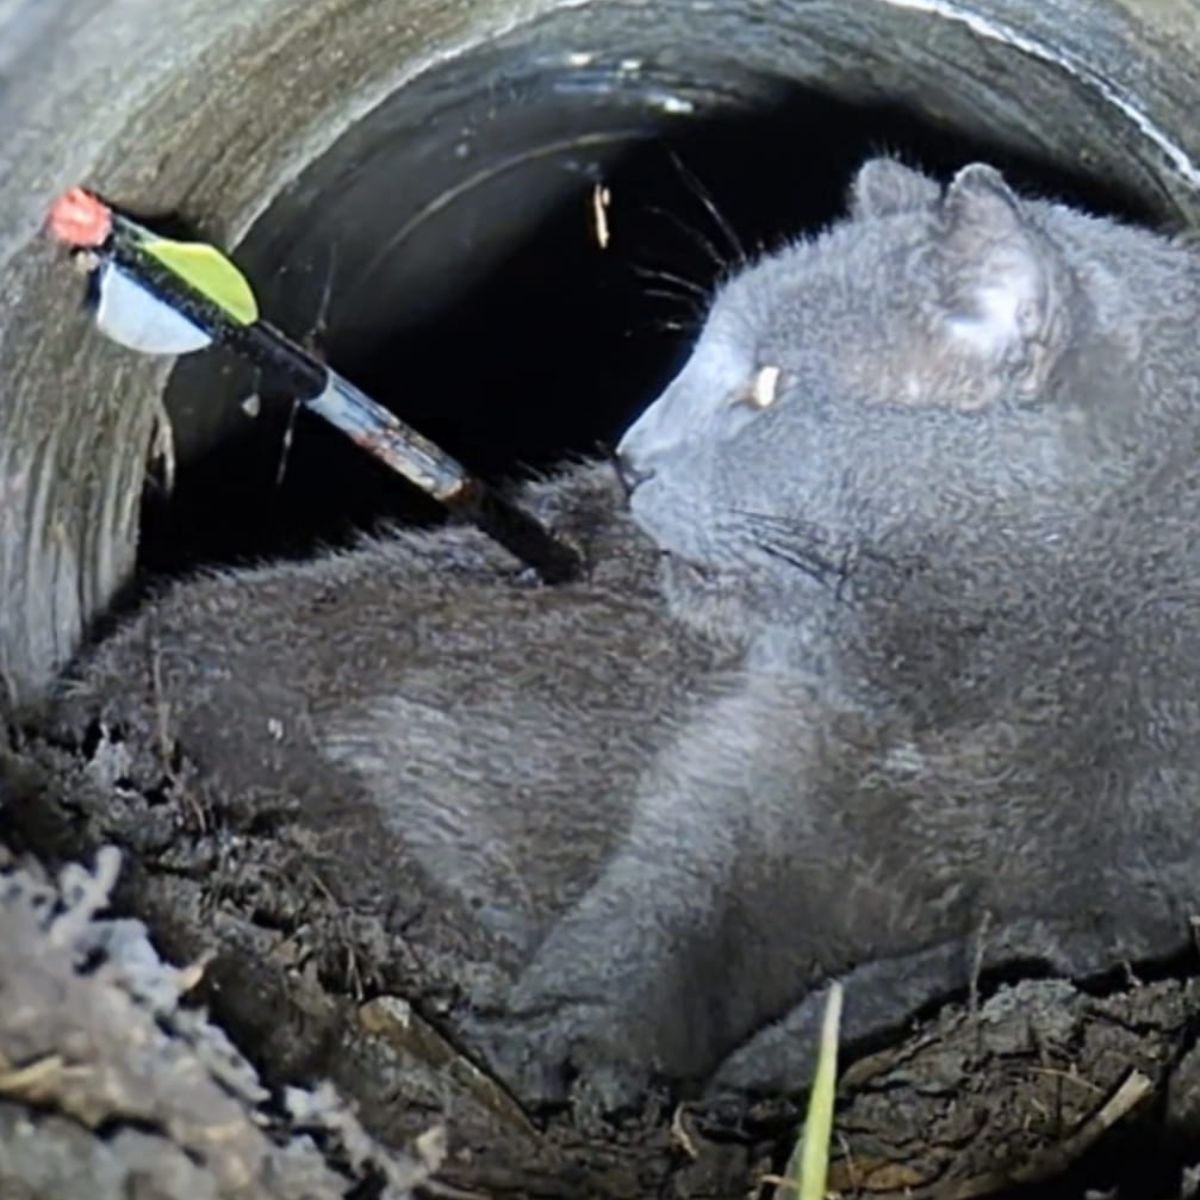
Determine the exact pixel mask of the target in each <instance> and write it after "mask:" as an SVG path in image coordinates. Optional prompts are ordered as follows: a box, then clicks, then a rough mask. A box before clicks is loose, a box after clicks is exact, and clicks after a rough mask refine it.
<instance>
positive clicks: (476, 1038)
mask: <svg viewBox="0 0 1200 1200" xmlns="http://www.w3.org/2000/svg"><path fill="white" fill-rule="evenodd" d="M467 1033H468V1036H469V1037H470V1038H471V1040H472V1041H473V1042H475V1043H476V1044H477V1045H478V1046H479V1047H480V1050H481V1053H482V1054H483V1056H484V1057H485V1059H486V1060H487V1062H488V1064H489V1065H490V1067H491V1069H492V1070H493V1071H494V1072H495V1074H496V1075H497V1077H498V1078H499V1079H500V1080H501V1081H502V1082H503V1083H504V1084H505V1085H506V1086H507V1087H508V1088H509V1089H510V1090H511V1091H512V1092H513V1094H514V1095H515V1096H516V1098H517V1099H518V1100H519V1101H520V1102H521V1103H522V1104H523V1105H524V1106H525V1107H526V1108H527V1109H529V1110H544V1109H547V1108H569V1109H570V1110H571V1112H572V1116H573V1118H574V1119H575V1121H576V1123H577V1124H584V1125H586V1124H590V1123H596V1122H607V1121H611V1120H614V1119H617V1118H619V1117H620V1116H621V1115H623V1114H625V1113H629V1112H635V1111H638V1110H639V1109H641V1108H643V1107H644V1106H645V1105H646V1103H647V1102H648V1101H649V1100H650V1098H651V1097H652V1096H654V1095H655V1094H656V1093H657V1091H658V1089H657V1087H656V1085H655V1074H656V1072H655V1068H654V1063H653V1062H652V1061H651V1060H650V1059H649V1058H648V1057H646V1056H644V1055H643V1054H642V1053H641V1052H640V1051H639V1049H638V1041H639V1039H638V1037H637V1036H636V1033H634V1032H633V1031H631V1030H630V1028H629V1027H628V1024H627V1023H626V1022H625V1021H623V1020H622V1018H621V1017H620V1015H619V1014H618V1013H616V1012H615V1011H614V1010H613V1009H612V1007H611V1006H609V1005H607V1004H592V1003H586V1004H585V1003H570V1002H564V1003H558V1004H555V1005H554V1006H553V1007H543V1008H541V1009H539V1010H536V1011H530V1010H525V1011H520V1010H518V1011H510V1012H507V1013H505V1014H503V1015H497V1016H490V1017H486V1018H485V1017H474V1018H472V1019H471V1020H470V1021H469V1022H468V1023H467Z"/></svg>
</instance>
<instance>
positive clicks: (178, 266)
mask: <svg viewBox="0 0 1200 1200" xmlns="http://www.w3.org/2000/svg"><path fill="white" fill-rule="evenodd" d="M141 245H142V249H143V250H144V251H145V252H146V253H147V254H149V255H150V256H151V257H152V258H154V259H156V260H157V261H158V262H160V263H161V264H162V265H163V266H164V267H166V268H167V270H168V271H171V272H173V273H174V274H175V275H178V276H179V278H180V279H182V280H183V281H184V282H185V283H187V284H189V285H190V286H191V287H193V288H194V289H195V290H196V291H197V292H199V293H200V294H201V295H202V296H203V297H204V298H205V299H206V300H209V301H210V302H211V303H213V304H215V305H216V306H217V307H218V308H219V309H221V311H222V312H224V313H225V314H226V315H227V316H229V317H230V318H231V319H232V320H233V321H235V322H237V324H239V325H253V324H254V322H255V321H257V320H258V300H257V299H256V298H255V295H254V290H253V289H252V288H251V287H250V284H249V283H248V282H247V281H246V277H245V275H243V274H242V273H241V271H239V270H238V269H237V267H235V266H234V265H233V263H232V262H230V261H229V259H228V258H226V257H225V255H224V254H222V253H221V252H220V251H219V250H217V249H215V248H214V247H213V246H209V245H206V244H205V243H203V242H174V241H170V240H169V239H167V238H160V237H154V236H153V235H150V236H145V235H143V237H142V242H141Z"/></svg>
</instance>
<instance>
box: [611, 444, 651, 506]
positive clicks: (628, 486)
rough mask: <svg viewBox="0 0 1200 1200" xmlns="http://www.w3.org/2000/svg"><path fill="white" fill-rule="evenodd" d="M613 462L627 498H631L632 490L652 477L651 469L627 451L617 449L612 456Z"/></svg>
mask: <svg viewBox="0 0 1200 1200" xmlns="http://www.w3.org/2000/svg"><path fill="white" fill-rule="evenodd" d="M613 461H614V462H615V463H616V467H617V475H618V477H619V478H620V480H621V486H622V487H623V488H624V489H625V494H626V495H627V496H632V495H633V492H634V489H635V488H637V486H638V485H639V484H642V483H645V482H646V480H647V479H650V478H652V477H653V475H654V468H653V467H648V466H646V464H645V462H644V461H642V460H639V459H638V458H637V457H636V455H633V454H631V453H630V452H629V450H627V449H619V450H618V451H617V452H616V454H615V455H613Z"/></svg>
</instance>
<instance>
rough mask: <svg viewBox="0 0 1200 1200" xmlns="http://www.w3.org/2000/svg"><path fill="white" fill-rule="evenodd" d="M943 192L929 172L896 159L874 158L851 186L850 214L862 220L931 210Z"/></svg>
mask: <svg viewBox="0 0 1200 1200" xmlns="http://www.w3.org/2000/svg"><path fill="white" fill-rule="evenodd" d="M941 194H942V189H941V188H940V187H939V186H938V183H937V181H936V180H934V179H930V178H929V176H928V175H922V174H921V172H920V171H914V170H913V169H912V167H906V166H905V165H904V164H903V163H900V162H897V161H896V160H895V159H894V158H871V159H868V160H867V161H866V162H865V163H863V165H862V166H861V167H859V169H858V174H857V175H855V176H854V182H853V183H851V185H850V215H851V217H853V218H854V219H855V220H860V219H862V218H864V217H890V216H892V215H893V214H895V213H903V212H921V211H929V210H931V209H932V208H933V207H934V205H936V204H937V202H938V198H939V197H940V196H941Z"/></svg>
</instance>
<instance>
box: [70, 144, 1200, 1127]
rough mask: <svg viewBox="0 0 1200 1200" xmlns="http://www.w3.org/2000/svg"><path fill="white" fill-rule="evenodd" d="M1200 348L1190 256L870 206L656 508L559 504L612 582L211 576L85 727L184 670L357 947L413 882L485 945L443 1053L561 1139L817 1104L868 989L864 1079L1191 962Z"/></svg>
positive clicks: (181, 686) (633, 502)
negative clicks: (326, 857)
mask: <svg viewBox="0 0 1200 1200" xmlns="http://www.w3.org/2000/svg"><path fill="white" fill-rule="evenodd" d="M1198 318H1200V265H1198V263H1197V260H1196V259H1195V257H1194V256H1193V255H1192V254H1191V252H1189V251H1188V250H1187V249H1185V248H1184V247H1183V246H1182V245H1179V244H1175V243H1173V242H1171V241H1169V240H1167V239H1166V238H1163V237H1160V236H1158V235H1156V234H1154V233H1151V232H1149V231H1145V230H1139V229H1135V228H1130V227H1125V226H1121V225H1118V224H1115V223H1113V222H1110V221H1107V220H1104V219H1099V218H1093V217H1089V216H1086V215H1084V214H1082V213H1080V212H1077V211H1074V210H1072V209H1070V208H1067V207H1064V206H1060V205H1056V204H1052V203H1048V202H1045V201H1041V200H1034V199H1028V198H1022V197H1019V196H1017V195H1016V194H1014V193H1013V191H1012V190H1011V189H1010V188H1009V187H1008V185H1007V184H1006V183H1005V181H1004V180H1003V178H1002V177H1001V176H1000V175H999V174H998V173H997V172H996V171H994V170H993V169H992V168H990V167H987V166H985V165H983V164H973V165H970V166H967V167H965V168H964V169H963V170H961V171H960V172H959V173H958V174H957V175H955V177H954V178H953V179H952V180H951V181H950V183H949V184H948V185H947V186H945V187H943V186H942V185H941V184H939V183H937V182H936V181H934V180H932V179H930V178H927V177H926V176H924V175H923V174H921V173H920V172H918V171H915V170H913V169H911V168H908V167H906V166H903V165H901V164H900V163H898V162H895V161H893V160H890V159H875V160H871V161H869V162H867V163H866V164H864V165H863V166H862V167H861V168H860V170H859V172H858V174H857V175H856V177H855V179H854V181H853V184H852V186H851V189H850V204H849V213H848V215H847V217H846V218H845V219H844V220H843V221H841V222H839V223H837V224H836V225H835V226H833V227H832V228H830V229H829V230H827V231H825V232H824V233H822V234H820V235H819V236H817V237H814V238H811V239H806V240H799V241H796V242H794V243H790V244H788V245H785V246H783V247H782V248H779V249H777V250H775V251H771V252H768V253H766V254H764V255H763V256H762V257H761V258H760V259H759V260H757V261H755V262H752V263H748V264H746V265H744V266H743V267H742V268H740V269H739V270H737V271H736V272H734V273H733V274H732V275H731V277H730V278H729V279H728V280H727V281H726V282H725V283H723V284H722V285H721V287H720V288H719V289H718V291H717V292H716V294H715V296H714V297H713V301H712V304H711V308H710V310H709V313H708V315H707V318H706V320H705V322H704V324H703V327H702V329H701V331H700V333H699V336H698V339H697V341H696V344H695V347H694V349H693V352H692V354H691V356H690V358H689V359H688V361H687V363H686V364H685V365H684V367H683V369H682V371H681V372H680V373H679V375H678V376H677V378H676V379H675V380H674V381H673V382H672V383H671V384H670V385H669V386H668V387H667V388H666V390H665V392H664V393H663V394H662V395H661V396H660V397H659V398H658V399H657V400H655V401H654V402H653V403H652V404H651V405H650V406H649V407H648V408H647V409H646V411H645V412H644V413H643V414H642V416H641V417H640V418H638V419H637V420H636V421H635V423H634V424H633V426H632V427H631V428H630V429H629V430H628V431H627V433H626V434H625V436H624V437H623V438H622V439H621V442H620V445H619V446H618V448H617V464H618V468H619V473H620V477H621V482H622V486H621V487H620V488H618V487H617V485H616V481H615V479H614V478H613V476H612V474H611V472H609V471H608V470H607V468H606V467H604V466H603V465H601V466H581V467H576V468H573V469H571V470H568V471H567V472H566V473H565V474H564V475H563V476H562V477H561V478H559V479H558V480H556V481H553V482H551V483H549V484H543V485H540V486H539V487H538V488H535V489H533V490H532V491H531V492H530V493H529V494H528V495H527V496H526V503H528V504H530V505H531V506H532V507H533V508H534V510H535V511H537V512H539V513H540V515H542V516H543V517H544V518H545V519H546V520H548V521H549V522H550V524H552V525H557V526H559V527H561V528H565V529H568V530H570V531H571V533H572V536H574V537H575V538H577V539H579V540H582V541H583V542H585V543H586V549H585V555H586V557H587V559H588V561H589V563H590V564H591V569H592V574H591V576H590V578H588V579H586V580H584V581H583V582H581V583H578V584H568V585H563V586H561V587H555V588H542V587H537V586H532V585H530V584H529V583H528V582H527V581H526V580H524V578H523V577H522V576H520V575H519V573H518V572H517V571H516V569H515V566H514V564H512V563H511V562H510V561H508V560H507V559H506V558H505V556H504V555H503V553H502V552H500V551H498V550H494V549H491V548H489V547H488V546H487V545H486V543H485V542H484V541H483V540H482V539H481V538H480V537H479V536H478V535H475V534H473V533H472V532H471V531H463V530H454V531H443V532H438V533H434V534H428V533H425V534H414V533H401V534H398V535H395V536H393V537H390V538H386V539H382V540H375V541H371V542H369V543H367V544H366V545H364V546H363V547H361V548H359V549H357V550H355V551H352V552H348V553H342V554H338V555H333V556H330V557H327V558H324V559H320V560H317V561H315V562H311V563H307V564H299V565H295V564H293V565H278V566H268V567H264V568H259V569H257V570H254V571H248V572H242V573H233V574H221V575H215V576H210V577H207V578H204V579H200V580H197V581H194V582H192V583H190V584H186V585H184V586H183V587H181V588H179V589H176V590H175V591H174V592H172V593H170V594H169V595H168V596H167V597H166V598H165V599H163V600H161V601H159V602H156V603H154V604H152V605H151V606H150V607H149V608H148V610H147V611H145V612H143V613H142V614H141V615H140V616H138V617H137V618H135V619H134V620H132V621H131V622H128V623H126V625H125V626H124V627H123V629H122V630H121V631H120V632H119V633H118V634H117V635H116V636H115V637H114V638H113V639H110V640H109V641H108V642H107V643H106V644H103V645H101V646H100V647H99V648H98V649H97V650H96V652H95V653H94V654H93V655H92V656H91V657H90V658H89V659H87V660H86V661H84V662H83V663H82V664H81V666H80V667H79V669H78V670H77V671H76V673H75V676H74V680H73V682H72V683H71V684H70V686H69V687H67V688H66V689H65V690H64V693H63V697H62V701H61V704H60V706H59V710H58V713H57V716H56V720H57V721H58V722H59V724H60V727H61V726H65V727H69V728H73V729H76V730H77V729H79V728H80V727H81V726H82V725H84V724H85V723H86V722H88V721H95V720H97V719H100V720H102V721H103V722H105V723H108V724H112V723H114V722H115V723H118V724H119V725H120V726H121V728H122V729H123V730H124V731H125V734H124V736H125V737H126V738H127V739H128V740H129V741H130V742H131V743H135V744H137V745H140V746H146V747H149V746H152V745H153V742H154V739H155V737H156V736H158V735H157V732H156V731H157V729H158V723H157V717H156V715H155V705H154V703H153V702H152V699H151V697H150V696H149V695H147V694H146V693H145V690H144V689H133V688H131V687H130V679H131V678H133V677H135V676H139V675H140V676H142V677H144V675H145V662H146V660H147V647H148V646H149V645H150V644H151V643H153V648H154V653H155V654H156V655H158V656H159V658H160V667H161V669H160V674H161V681H162V687H163V688H164V689H165V690H166V692H167V693H168V694H169V698H170V706H171V707H170V712H171V716H172V720H173V721H174V722H175V726H176V728H177V730H178V738H179V741H180V745H181V746H183V747H184V748H186V750H187V752H188V754H189V755H190V756H192V757H193V758H195V759H196V761H197V762H198V763H199V765H200V767H201V769H202V770H203V771H204V772H205V774H206V776H207V777H208V778H209V779H210V782H211V791H212V793H213V794H214V795H219V796H223V797H225V798H226V802H227V803H228V802H229V798H230V797H234V796H241V797H243V798H244V799H243V801H242V803H243V805H244V806H245V807H247V808H250V809H253V807H254V806H255V805H256V804H266V803H267V798H268V797H278V796H281V795H282V796H287V797H288V798H289V802H290V803H291V804H293V805H294V806H295V808H296V809H297V810H298V811H299V813H300V816H299V817H298V818H297V819H298V820H300V821H301V823H308V824H312V825H314V826H315V827H319V828H321V829H324V828H326V826H327V825H329V823H331V822H332V823H333V825H335V826H337V828H339V829H341V830H343V831H344V830H345V828H346V826H347V823H350V824H356V825H357V826H359V827H364V828H369V829H370V830H371V831H372V834H371V837H370V838H369V843H370V847H369V850H368V851H364V852H363V856H362V858H361V859H359V860H356V861H353V862H351V861H346V860H345V855H344V853H343V857H342V861H341V871H342V875H341V876H340V877H339V878H337V882H338V884H339V885H340V886H341V887H342V888H343V894H344V895H345V897H346V901H347V902H348V903H351V904H359V905H362V904H367V903H376V902H377V901H378V899H379V897H380V895H385V894H386V892H387V890H388V888H389V876H388V871H389V862H390V861H392V859H397V860H398V859H399V858H403V857H408V858H411V859H412V860H413V861H415V862H416V863H417V864H418V865H419V868H420V870H421V871H422V872H423V878H424V881H425V882H424V886H426V887H427V888H429V889H431V890H432V891H434V892H435V893H438V894H440V895H441V896H442V897H443V898H444V900H445V903H446V904H447V905H449V906H451V907H452V908H454V911H455V912H456V913H457V914H458V915H457V917H456V919H459V920H462V921H463V922H465V923H471V922H474V923H477V924H478V925H479V926H480V927H481V928H486V929H487V931H488V933H489V936H490V937H492V938H493V939H494V946H495V954H496V955H497V956H498V957H500V958H503V960H504V964H505V965H504V970H503V971H502V972H501V977H500V978H499V980H498V981H495V980H493V981H491V982H489V983H488V985H487V986H486V987H481V988H478V989H476V991H475V992H474V993H471V994H469V995H468V997H467V1000H466V1002H465V1004H464V1006H462V1007H461V1008H460V1009H459V1010H458V1011H457V1012H456V1013H455V1014H453V1016H452V1019H453V1020H455V1021H456V1022H457V1024H458V1028H459V1034H460V1036H461V1038H462V1040H463V1042H464V1044H466V1045H468V1046H469V1047H472V1048H474V1049H476V1050H477V1051H478V1053H479V1054H480V1056H481V1057H482V1058H484V1059H485V1060H487V1061H488V1062H489V1063H490V1064H491V1065H492V1066H493V1068H494V1069H495V1070H496V1071H497V1072H498V1073H499V1074H500V1075H501V1077H502V1078H504V1079H505V1080H506V1081H507V1082H508V1083H509V1084H510V1085H511V1086H512V1087H513V1088H514V1090H515V1091H516V1092H517V1094H518V1095H520V1096H521V1097H522V1098H523V1099H525V1100H527V1101H528V1102H530V1103H539V1102H560V1101H562V1100H564V1099H567V1098H573V1099H574V1100H575V1102H576V1103H577V1104H579V1105H587V1106H592V1107H595V1108H597V1109H599V1110H601V1111H611V1110H613V1109H614V1108H620V1107H621V1106H623V1105H625V1104H628V1103H630V1102H631V1101H632V1100H633V1099H635V1098H637V1097H638V1096H640V1095H641V1094H642V1093H643V1091H644V1089H645V1088H646V1087H647V1086H648V1085H649V1084H650V1083H651V1082H652V1081H666V1082H667V1083H668V1084H669V1085H670V1086H672V1087H673V1088H683V1089H691V1090H693V1091H695V1090H700V1089H704V1088H707V1089H708V1090H709V1091H710V1092H723V1091H727V1090H733V1091H735V1092H737V1093H739V1094H746V1093H761V1092H768V1091H776V1090H780V1089H789V1088H791V1089H794V1088H797V1087H803V1086H804V1085H805V1083H806V1081H807V1071H808V1067H809V1065H810V1062H811V1054H812V1049H813V1043H814V1036H813V1035H814V1031H815V1027H816V1021H817V1019H818V1017H819V1011H820V1004H821V1001H822V999H823V996H824V994H825V988H826V985H827V984H828V982H829V981H830V980H832V979H835V978H837V979H842V980H844V981H845V983H846V987H847V999H846V1009H845V1019H844V1031H845V1034H846V1037H847V1038H850V1039H854V1038H856V1037H858V1036H865V1035H867V1034H873V1033H878V1032H879V1031H880V1030H884V1029H888V1028H892V1027H895V1026H897V1025H899V1024H900V1023H902V1022H903V1021H904V1020H905V1019H907V1018H908V1016H909V1015H911V1013H912V1012H914V1011H915V1010H916V1009H918V1008H919V1007H920V1006H922V1005H924V1004H926V1003H928V1002H929V1001H931V1000H934V999H937V998H940V997H943V996H945V995H948V994H950V993H953V992H954V991H956V990H959V989H965V988H966V987H967V985H968V984H969V982H970V981H971V979H972V978H973V975H974V973H975V972H976V971H978V970H981V969H982V970H986V969H989V968H992V967H1001V966H1011V965H1014V964H1015V965H1022V966H1030V965H1037V966H1038V967H1039V969H1049V970H1052V971H1056V972H1061V973H1064V974H1068V975H1089V974H1095V973H1099V972H1103V971H1106V970H1108V969H1109V968H1112V967H1114V966H1115V965H1117V964H1120V963H1122V962H1140V961H1143V960H1146V959H1151V958H1157V957H1161V956H1164V955H1168V954H1171V953H1174V952H1175V951H1177V950H1180V949H1182V948H1183V947H1185V946H1186V945H1187V944H1188V940H1189V938H1190V928H1189V924H1188V918H1189V917H1190V916H1191V915H1192V913H1193V912H1195V911H1196V905H1197V903H1198V902H1200V895H1198V893H1200V852H1198V849H1200V848H1198V847H1197V845H1196V844H1195V843H1194V841H1193V837H1192V834H1191V831H1192V829H1193V827H1194V821H1193V814H1194V805H1195V803H1196V796H1197V794H1198V788H1200V750H1197V749H1196V748H1195V747H1196V746H1197V740H1198V739H1197V734H1198V733H1200V708H1198V706H1197V701H1196V700H1195V699H1194V696H1195V694H1196V692H1197V688H1196V687H1195V684H1196V682H1197V679H1196V676H1197V674H1198V671H1197V668H1196V667H1195V666H1194V665H1193V664H1195V663H1198V662H1200V621H1198V619H1197V616H1196V606H1195V604H1194V603H1193V600H1192V596H1193V588H1194V586H1195V585H1194V584H1193V583H1192V578H1193V576H1194V575H1195V574H1196V568H1197V562H1196V549H1197V548H1196V540H1197V537H1198V536H1200V535H1198V534H1197V533H1196V532H1194V531H1196V530H1198V529H1200V467H1197V465H1196V464H1197V460H1198V458H1200V456H1198V454H1197V450H1198V449H1200V347H1198V346H1197V339H1196V337H1195V334H1194V330H1195V328H1196V325H1197V320H1198ZM626 494H627V504H626ZM1197 595H1200V592H1198V593H1197ZM268 715H270V716H271V718H272V720H275V721H277V722H278V725H277V726H276V728H278V729H279V730H280V731H281V733H280V736H279V737H278V738H274V739H273V738H268V737H266V736H265V734H264V727H263V722H264V720H266V718H267V716H268ZM147 753H148V751H147ZM330 844H331V845H332V846H333V847H334V852H332V858H331V864H332V866H333V867H334V868H336V867H337V864H338V861H339V859H338V853H337V850H338V847H343V850H344V846H343V843H342V842H339V841H338V839H337V838H333V840H332V842H331V843H330ZM361 844H362V842H361V839H360V841H359V842H356V843H355V845H356V846H361ZM396 878H399V875H398V874H397V875H396ZM406 878H407V877H406ZM390 886H393V887H396V886H399V885H398V884H394V883H392V884H390Z"/></svg>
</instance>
